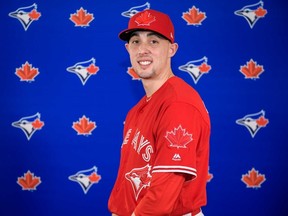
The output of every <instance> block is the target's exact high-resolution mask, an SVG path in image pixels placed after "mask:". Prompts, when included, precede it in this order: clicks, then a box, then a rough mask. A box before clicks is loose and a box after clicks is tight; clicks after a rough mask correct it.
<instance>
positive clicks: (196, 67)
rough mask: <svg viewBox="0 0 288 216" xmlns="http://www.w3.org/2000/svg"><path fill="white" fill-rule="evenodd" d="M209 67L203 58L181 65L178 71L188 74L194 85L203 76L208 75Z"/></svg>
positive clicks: (206, 59) (205, 58) (206, 60)
mask: <svg viewBox="0 0 288 216" xmlns="http://www.w3.org/2000/svg"><path fill="white" fill-rule="evenodd" d="M211 68H212V67H211V66H210V65H209V64H208V58H207V57H206V56H204V57H203V58H201V59H197V60H192V61H189V62H187V63H186V64H184V65H181V66H180V67H179V68H178V69H179V70H181V71H184V72H186V73H188V74H189V75H190V76H191V77H192V79H193V81H194V83H195V84H197V82H198V81H199V80H200V78H201V77H202V75H203V74H207V73H209V71H210V70H211Z"/></svg>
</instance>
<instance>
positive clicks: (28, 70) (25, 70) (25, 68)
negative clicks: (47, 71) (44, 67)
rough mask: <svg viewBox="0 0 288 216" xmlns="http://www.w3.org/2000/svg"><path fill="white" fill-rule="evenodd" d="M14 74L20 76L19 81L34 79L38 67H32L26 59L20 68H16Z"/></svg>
mask: <svg viewBox="0 0 288 216" xmlns="http://www.w3.org/2000/svg"><path fill="white" fill-rule="evenodd" d="M15 74H16V75H17V76H18V77H19V78H20V81H34V78H35V77H36V76H37V75H38V74H39V71H38V68H33V67H32V64H29V62H27V61H26V63H25V64H24V65H22V67H21V68H16V72H15Z"/></svg>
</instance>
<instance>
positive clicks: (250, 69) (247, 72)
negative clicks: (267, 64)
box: [240, 59, 264, 79]
mask: <svg viewBox="0 0 288 216" xmlns="http://www.w3.org/2000/svg"><path fill="white" fill-rule="evenodd" d="M240 72H241V73H242V74H243V75H244V76H245V79H259V76H260V74H262V73H263V72H264V67H263V66H262V65H258V64H257V62H255V61H254V60H253V59H250V61H249V62H247V64H246V65H243V66H241V67H240Z"/></svg>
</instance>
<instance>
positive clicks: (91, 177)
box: [68, 166, 101, 194]
mask: <svg viewBox="0 0 288 216" xmlns="http://www.w3.org/2000/svg"><path fill="white" fill-rule="evenodd" d="M97 171H98V168H97V167H96V166H94V167H92V168H91V169H87V170H81V171H79V172H77V173H76V174H74V175H71V176H69V177H68V179H69V180H71V181H74V182H77V183H78V184H79V185H80V186H81V188H82V190H83V192H84V194H87V193H88V191H89V190H90V188H91V187H92V186H93V185H94V184H97V183H99V181H100V180H101V175H99V174H98V173H97Z"/></svg>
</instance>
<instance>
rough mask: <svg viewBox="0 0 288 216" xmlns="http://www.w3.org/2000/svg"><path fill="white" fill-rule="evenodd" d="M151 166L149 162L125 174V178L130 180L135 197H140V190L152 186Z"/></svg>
mask: <svg viewBox="0 0 288 216" xmlns="http://www.w3.org/2000/svg"><path fill="white" fill-rule="evenodd" d="M150 172H151V166H150V165H149V164H147V165H146V166H145V167H141V168H134V169H132V170H131V171H130V172H129V173H126V174H125V178H126V179H127V180H128V181H130V183H131V185H132V188H133V191H134V194H135V199H136V200H137V199H138V196H139V194H140V192H141V191H142V190H143V189H144V188H146V187H149V186H150V183H151V179H152V176H151V174H150Z"/></svg>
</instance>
